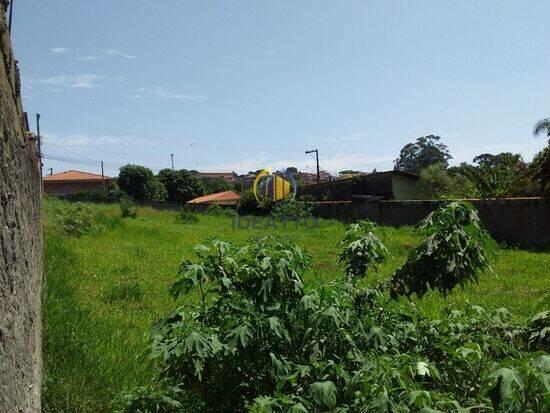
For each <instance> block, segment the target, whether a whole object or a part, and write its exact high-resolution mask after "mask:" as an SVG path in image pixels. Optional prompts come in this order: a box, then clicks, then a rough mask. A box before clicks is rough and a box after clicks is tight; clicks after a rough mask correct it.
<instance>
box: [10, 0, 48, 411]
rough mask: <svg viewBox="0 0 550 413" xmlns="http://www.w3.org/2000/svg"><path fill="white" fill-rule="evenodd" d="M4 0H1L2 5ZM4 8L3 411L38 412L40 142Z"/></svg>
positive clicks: (39, 352) (39, 371) (40, 268)
mask: <svg viewBox="0 0 550 413" xmlns="http://www.w3.org/2000/svg"><path fill="white" fill-rule="evenodd" d="M6 6H7V1H5V0H0V7H1V8H2V11H4V10H5V7H6ZM16 7H17V6H16ZM1 14H2V16H0V50H1V52H2V62H0V412H2V413H12V412H14V413H15V412H17V413H19V412H40V410H41V407H40V384H41V379H42V374H41V372H42V363H41V354H42V351H41V317H40V314H41V308H40V307H41V300H40V296H41V289H42V241H41V240H42V233H41V223H40V177H39V170H38V161H37V156H36V145H35V143H34V142H32V141H30V140H29V139H28V137H26V136H25V133H24V132H25V131H24V125H23V117H22V116H23V112H22V109H21V101H20V96H19V95H20V83H19V76H18V71H17V67H16V61H15V59H14V57H13V53H12V48H11V43H10V39H9V34H8V32H7V23H6V19H5V16H4V13H1Z"/></svg>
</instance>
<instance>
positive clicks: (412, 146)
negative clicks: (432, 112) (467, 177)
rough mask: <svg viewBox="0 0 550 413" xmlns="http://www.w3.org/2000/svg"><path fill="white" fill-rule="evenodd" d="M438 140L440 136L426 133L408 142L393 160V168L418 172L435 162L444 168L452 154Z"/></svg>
mask: <svg viewBox="0 0 550 413" xmlns="http://www.w3.org/2000/svg"><path fill="white" fill-rule="evenodd" d="M440 141H441V137H439V136H435V135H428V136H422V137H420V138H418V139H417V140H416V142H414V143H408V144H407V145H405V146H404V147H403V149H401V152H400V153H399V158H397V159H396V160H395V169H397V170H401V171H407V172H414V173H419V172H420V171H421V170H422V169H424V168H426V167H428V166H430V165H434V164H437V163H438V164H441V165H443V166H444V167H445V168H446V167H447V166H449V159H451V158H452V156H451V154H450V153H449V149H448V148H447V145H445V144H443V143H441V142H440Z"/></svg>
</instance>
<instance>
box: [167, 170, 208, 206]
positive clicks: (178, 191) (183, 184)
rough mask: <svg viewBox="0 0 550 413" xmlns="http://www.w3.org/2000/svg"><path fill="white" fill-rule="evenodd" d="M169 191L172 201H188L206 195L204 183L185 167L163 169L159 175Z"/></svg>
mask: <svg viewBox="0 0 550 413" xmlns="http://www.w3.org/2000/svg"><path fill="white" fill-rule="evenodd" d="M157 177H158V179H159V180H160V182H162V183H163V184H164V186H165V188H166V191H167V192H168V200H169V201H170V202H187V201H189V200H191V199H193V198H196V197H198V196H201V195H204V185H203V184H202V182H200V181H199V180H198V179H197V178H196V177H195V176H193V175H192V174H191V173H190V172H189V171H187V170H185V169H180V170H179V171H173V170H172V169H161V170H160V171H159V173H158V175H157Z"/></svg>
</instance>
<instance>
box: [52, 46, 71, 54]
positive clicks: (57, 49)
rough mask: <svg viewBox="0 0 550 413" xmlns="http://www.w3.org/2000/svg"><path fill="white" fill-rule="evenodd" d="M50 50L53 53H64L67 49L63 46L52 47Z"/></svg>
mask: <svg viewBox="0 0 550 413" xmlns="http://www.w3.org/2000/svg"><path fill="white" fill-rule="evenodd" d="M50 52H52V53H55V54H64V53H67V49H66V48H65V47H52V48H51V49H50Z"/></svg>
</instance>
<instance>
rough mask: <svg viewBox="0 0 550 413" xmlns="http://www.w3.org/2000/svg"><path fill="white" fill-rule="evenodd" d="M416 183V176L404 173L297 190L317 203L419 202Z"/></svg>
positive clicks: (398, 172)
mask: <svg viewBox="0 0 550 413" xmlns="http://www.w3.org/2000/svg"><path fill="white" fill-rule="evenodd" d="M419 179H420V177H419V176H418V175H416V174H413V173H410V172H405V171H395V170H394V171H386V172H373V173H369V174H363V175H358V176H355V177H352V178H347V179H338V180H334V181H330V182H321V183H318V184H312V185H306V186H302V187H298V195H299V196H300V195H311V196H313V197H314V198H315V199H316V200H318V201H353V200H359V199H369V198H371V199H372V198H375V199H397V200H404V199H418V187H417V182H418V180H419Z"/></svg>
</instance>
